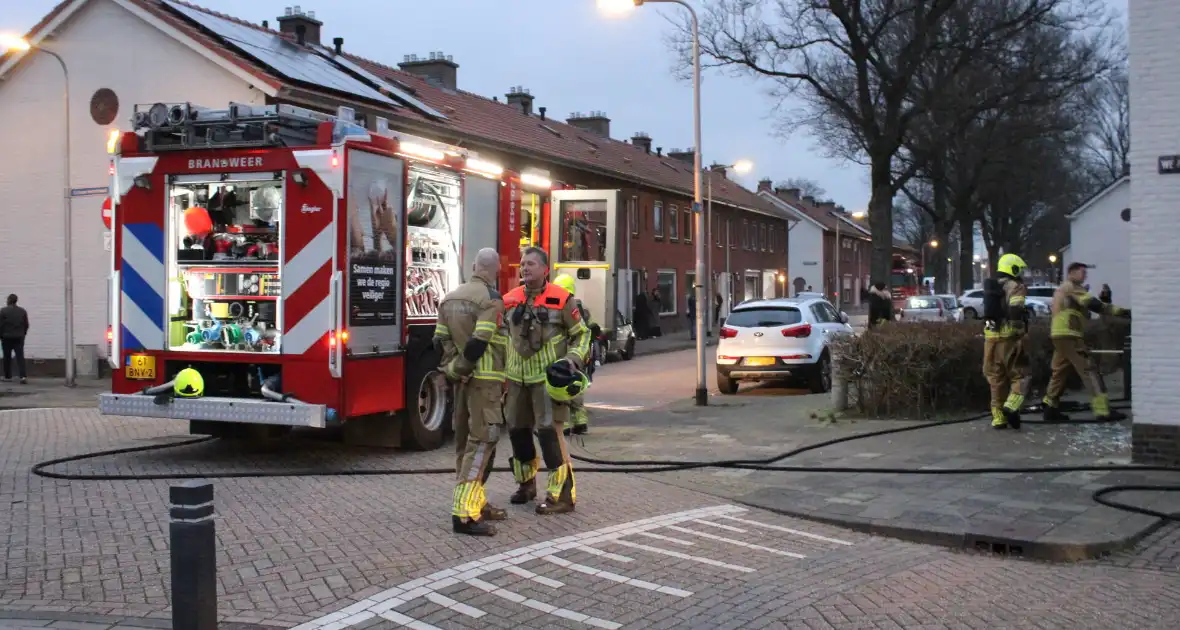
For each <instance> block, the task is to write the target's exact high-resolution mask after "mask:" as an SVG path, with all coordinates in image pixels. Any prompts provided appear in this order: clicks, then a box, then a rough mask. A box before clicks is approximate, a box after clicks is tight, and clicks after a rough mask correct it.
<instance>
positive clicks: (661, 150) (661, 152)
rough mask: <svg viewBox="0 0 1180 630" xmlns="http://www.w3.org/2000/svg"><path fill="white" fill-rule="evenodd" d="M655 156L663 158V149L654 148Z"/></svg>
mask: <svg viewBox="0 0 1180 630" xmlns="http://www.w3.org/2000/svg"><path fill="white" fill-rule="evenodd" d="M656 155H658V156H660V157H663V156H664V147H656Z"/></svg>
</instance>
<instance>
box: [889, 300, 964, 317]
mask: <svg viewBox="0 0 1180 630" xmlns="http://www.w3.org/2000/svg"><path fill="white" fill-rule="evenodd" d="M947 297H950V298H951V299H952V300H953V299H954V296H942V295H915V296H912V297H908V298H906V301H905V304H904V305H902V307H901V318H900V320H899V321H903V322H953V321H955V314H954V313H955V310H957V304H956V308H951V307H950V303H948V302H947V300H946V298H947Z"/></svg>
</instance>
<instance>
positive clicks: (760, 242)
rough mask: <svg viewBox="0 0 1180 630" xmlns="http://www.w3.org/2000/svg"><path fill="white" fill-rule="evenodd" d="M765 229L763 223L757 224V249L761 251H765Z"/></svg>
mask: <svg viewBox="0 0 1180 630" xmlns="http://www.w3.org/2000/svg"><path fill="white" fill-rule="evenodd" d="M766 227H767V226H766V224H765V223H759V224H758V248H759V249H761V250H762V251H766Z"/></svg>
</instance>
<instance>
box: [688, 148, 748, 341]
mask: <svg viewBox="0 0 1180 630" xmlns="http://www.w3.org/2000/svg"><path fill="white" fill-rule="evenodd" d="M721 168H723V169H731V168H732V169H733V170H734V172H735V173H737V174H739V175H744V174H746V173H748V172H750V170H751V169H753V168H754V163H753V162H751V161H749V160H738V161H737V162H734V163H733V164H730V165H728V166H722V167H721ZM712 236H713V175H712V174H711V173H710V175H709V185H708V195H707V201H706V202H705V234H704V239H705V251H706V252H708V250H709V241H710V240H711V239H712ZM698 238H699V236H698ZM728 240H729V239H728V238H727V239H726V241H728ZM728 244H729V243H728V242H727V243H726V245H727V246H728ZM726 271H727V272H728V271H729V269H728V268H727V269H726ZM705 296H706V298H707V299H708V308H706V309H705V330H707V331H711V330H713V322H712V321H710V320H711V319H712V318H711V317H710V314H711V313H712V311H713V261H712V256H709V255H708V254H707V253H706V255H705ZM700 309H701V303H700V302H697V310H700Z"/></svg>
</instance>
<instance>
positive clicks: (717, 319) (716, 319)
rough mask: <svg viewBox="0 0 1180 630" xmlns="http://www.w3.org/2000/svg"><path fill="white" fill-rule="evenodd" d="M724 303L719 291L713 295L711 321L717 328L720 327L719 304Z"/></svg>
mask: <svg viewBox="0 0 1180 630" xmlns="http://www.w3.org/2000/svg"><path fill="white" fill-rule="evenodd" d="M724 303H725V302H724V300H722V299H721V294H720V293H718V294H717V295H716V296H714V297H713V323H714V324H716V325H717V328H718V329H720V328H721V323H722V322H721V305H722V304H724Z"/></svg>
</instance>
